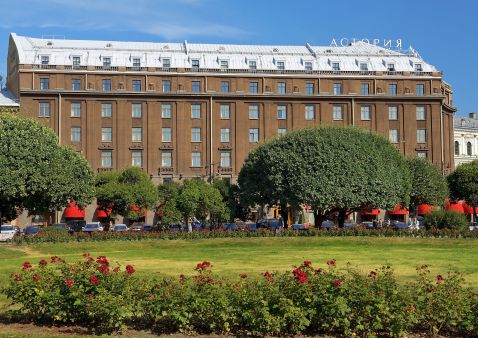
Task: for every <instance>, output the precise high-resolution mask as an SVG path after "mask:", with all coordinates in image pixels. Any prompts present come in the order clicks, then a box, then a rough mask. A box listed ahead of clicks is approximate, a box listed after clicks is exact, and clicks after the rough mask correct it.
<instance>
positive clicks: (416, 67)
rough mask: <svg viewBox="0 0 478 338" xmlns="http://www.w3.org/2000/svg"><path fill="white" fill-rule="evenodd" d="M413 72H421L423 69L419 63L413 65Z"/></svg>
mask: <svg viewBox="0 0 478 338" xmlns="http://www.w3.org/2000/svg"><path fill="white" fill-rule="evenodd" d="M415 71H416V72H422V71H423V67H422V64H421V63H415Z"/></svg>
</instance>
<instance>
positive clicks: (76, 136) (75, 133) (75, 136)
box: [71, 127, 81, 142]
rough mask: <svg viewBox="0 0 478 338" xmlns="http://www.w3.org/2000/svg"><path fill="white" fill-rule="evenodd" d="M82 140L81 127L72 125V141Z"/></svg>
mask: <svg viewBox="0 0 478 338" xmlns="http://www.w3.org/2000/svg"><path fill="white" fill-rule="evenodd" d="M80 141H81V128H80V127H71V142H80Z"/></svg>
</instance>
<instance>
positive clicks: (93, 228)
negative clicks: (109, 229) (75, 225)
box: [82, 222, 103, 233]
mask: <svg viewBox="0 0 478 338" xmlns="http://www.w3.org/2000/svg"><path fill="white" fill-rule="evenodd" d="M82 231H83V232H90V233H91V232H99V231H103V227H102V226H101V224H100V223H99V222H98V223H87V224H86V225H85V227H84V228H83V230H82Z"/></svg>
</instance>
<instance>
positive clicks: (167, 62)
mask: <svg viewBox="0 0 478 338" xmlns="http://www.w3.org/2000/svg"><path fill="white" fill-rule="evenodd" d="M161 62H162V64H163V68H171V59H168V58H165V59H162V60H161Z"/></svg>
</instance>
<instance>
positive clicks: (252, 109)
mask: <svg viewBox="0 0 478 338" xmlns="http://www.w3.org/2000/svg"><path fill="white" fill-rule="evenodd" d="M257 119H259V106H258V105H257V104H250V105H249V120H257Z"/></svg>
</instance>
